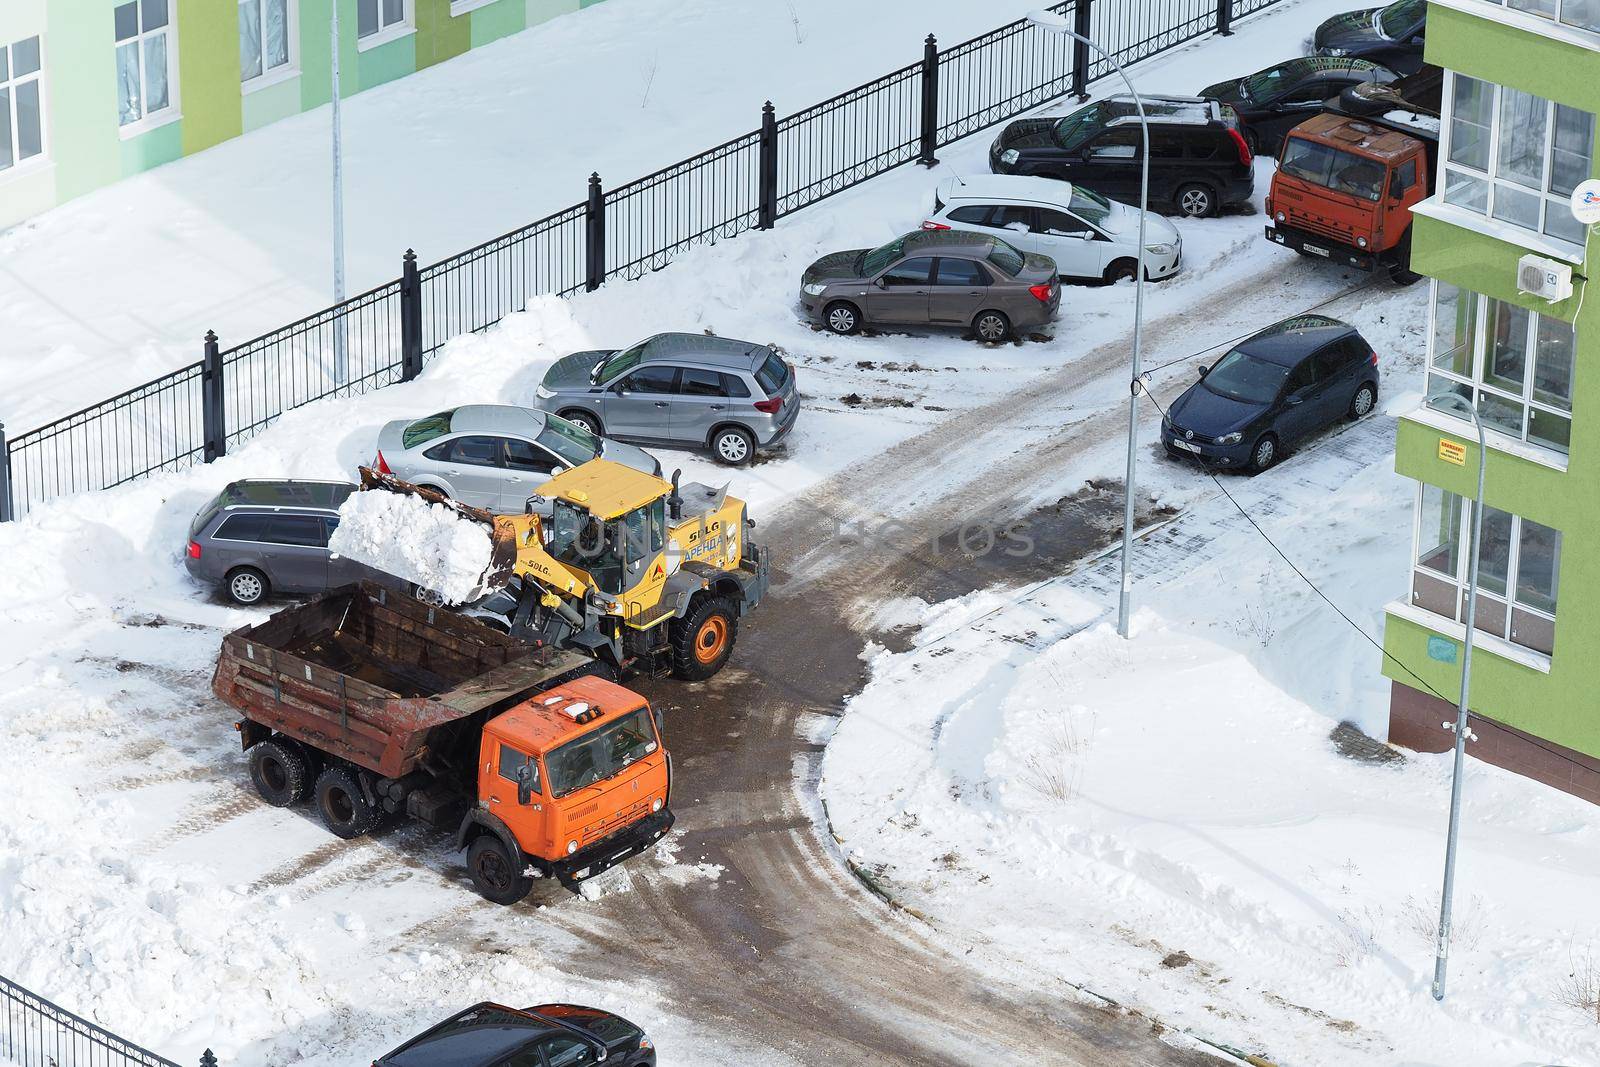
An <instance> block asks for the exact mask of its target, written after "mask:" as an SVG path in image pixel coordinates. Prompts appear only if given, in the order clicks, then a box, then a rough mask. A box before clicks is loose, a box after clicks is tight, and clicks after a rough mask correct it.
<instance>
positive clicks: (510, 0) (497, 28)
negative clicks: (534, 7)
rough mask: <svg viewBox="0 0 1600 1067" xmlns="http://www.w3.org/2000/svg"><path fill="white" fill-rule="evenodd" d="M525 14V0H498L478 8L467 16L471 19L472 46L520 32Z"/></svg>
mask: <svg viewBox="0 0 1600 1067" xmlns="http://www.w3.org/2000/svg"><path fill="white" fill-rule="evenodd" d="M527 16H528V8H527V3H526V0H499V2H498V3H493V4H490V5H488V6H487V7H480V8H478V10H476V11H474V12H472V13H471V14H470V15H468V16H467V18H469V19H471V20H472V47H474V48H482V47H483V46H484V45H486V44H488V43H489V42H490V41H498V40H499V39H500V38H502V37H510V36H511V35H512V34H513V33H520V32H522V30H523V29H524V28H525V27H526V26H527Z"/></svg>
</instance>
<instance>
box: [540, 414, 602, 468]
mask: <svg viewBox="0 0 1600 1067" xmlns="http://www.w3.org/2000/svg"><path fill="white" fill-rule="evenodd" d="M537 440H538V442H539V443H540V444H541V445H543V446H544V447H546V448H548V449H549V450H550V451H552V452H554V453H555V454H556V455H558V456H560V457H561V458H562V459H564V460H566V461H567V462H568V463H570V464H572V465H573V466H574V467H576V466H578V465H579V464H581V463H587V462H589V461H590V460H591V459H593V458H594V457H596V456H598V455H599V454H600V438H598V437H596V436H595V435H594V434H592V433H590V432H589V431H588V430H585V429H584V428H583V427H582V426H578V425H576V424H575V423H570V422H568V421H567V420H566V419H563V418H562V417H561V416H559V415H546V416H545V417H544V429H542V430H540V431H539V436H538V438H537Z"/></svg>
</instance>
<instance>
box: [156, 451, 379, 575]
mask: <svg viewBox="0 0 1600 1067" xmlns="http://www.w3.org/2000/svg"><path fill="white" fill-rule="evenodd" d="M355 489H356V487H355V486H354V485H352V484H350V483H349V482H311V481H304V482H303V481H240V482H232V483H230V484H229V485H228V487H227V488H226V489H224V490H222V492H221V493H218V494H217V496H216V497H215V498H214V499H212V500H211V501H210V502H209V503H207V504H206V505H205V507H203V508H201V509H200V511H199V513H198V514H196V515H195V517H194V522H193V523H191V524H190V526H189V544H188V548H187V551H186V553H185V556H184V561H183V562H184V565H185V566H186V567H188V570H189V573H190V574H192V575H193V576H194V577H195V578H198V579H199V580H200V581H202V582H206V583H208V584H212V585H220V586H222V589H223V591H224V592H225V593H227V595H228V597H229V598H230V599H231V600H233V602H234V603H236V604H259V603H260V602H261V601H262V600H264V599H265V598H266V596H267V595H268V594H269V593H321V592H323V591H325V590H328V589H333V588H336V587H338V586H341V585H344V584H346V583H347V582H356V581H361V580H363V579H364V580H366V581H375V582H378V583H379V584H382V585H386V586H390V587H392V588H398V589H406V588H407V587H406V584H405V583H404V582H401V581H400V580H399V579H397V578H393V577H391V576H389V575H387V574H384V573H383V572H381V571H377V570H374V569H373V568H371V567H368V566H366V565H364V564H361V563H357V562H356V561H355V560H353V559H346V558H345V557H343V556H340V555H339V554H338V553H336V552H329V551H328V538H329V536H330V535H331V534H332V533H333V531H334V529H335V528H336V527H337V526H338V525H339V505H340V504H342V503H344V501H345V498H346V497H348V496H349V495H350V494H351V493H353V492H355Z"/></svg>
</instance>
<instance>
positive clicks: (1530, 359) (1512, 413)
mask: <svg viewBox="0 0 1600 1067" xmlns="http://www.w3.org/2000/svg"><path fill="white" fill-rule="evenodd" d="M1429 349H1430V351H1429V353H1428V395H1430V396H1432V395H1434V394H1436V393H1455V394H1456V395H1458V396H1460V397H1462V398H1463V399H1465V400H1466V401H1468V402H1469V403H1476V404H1477V405H1478V417H1479V418H1481V419H1482V420H1483V423H1484V426H1485V427H1486V428H1489V429H1492V430H1497V431H1499V432H1500V433H1503V434H1505V435H1506V436H1508V437H1513V438H1515V439H1517V440H1518V441H1527V442H1529V443H1531V444H1535V445H1539V446H1541V447H1543V448H1548V449H1550V450H1551V451H1553V452H1559V453H1561V454H1562V455H1566V454H1567V446H1568V442H1569V440H1570V439H1571V436H1572V377H1573V372H1574V368H1575V359H1576V353H1577V346H1576V343H1575V335H1574V333H1573V329H1572V326H1571V324H1570V323H1566V322H1563V321H1562V320H1560V319H1553V318H1550V317H1549V316H1546V315H1540V314H1539V313H1538V312H1535V311H1529V310H1527V309H1526V308H1522V307H1518V306H1517V305H1515V304H1508V303H1506V302H1505V301H1503V300H1495V299H1493V298H1491V297H1487V296H1484V295H1482V294H1481V293H1474V292H1472V291H1470V290H1467V289H1459V288H1457V287H1456V286H1454V285H1450V284H1448V283H1446V282H1435V283H1434V286H1433V331H1432V336H1431V338H1430V339H1429ZM1438 410H1440V411H1442V412H1444V413H1446V414H1457V411H1456V409H1455V408H1452V407H1446V406H1443V405H1439V406H1438Z"/></svg>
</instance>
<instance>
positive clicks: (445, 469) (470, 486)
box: [372, 404, 661, 514]
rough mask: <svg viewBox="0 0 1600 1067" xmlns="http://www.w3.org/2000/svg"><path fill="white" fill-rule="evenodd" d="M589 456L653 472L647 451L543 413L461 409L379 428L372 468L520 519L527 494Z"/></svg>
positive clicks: (657, 468)
mask: <svg viewBox="0 0 1600 1067" xmlns="http://www.w3.org/2000/svg"><path fill="white" fill-rule="evenodd" d="M596 457H601V458H604V459H609V460H614V461H615V462H617V463H622V464H625V465H626V466H629V467H633V468H634V469H635V470H641V471H644V472H645V473H647V474H654V475H658V476H659V475H660V474H661V463H660V461H659V460H657V459H656V458H655V457H654V456H652V455H650V453H648V452H646V451H645V450H644V449H642V448H635V447H634V446H633V445H625V444H622V443H620V442H618V441H613V440H611V439H609V438H606V437H599V436H597V435H595V434H592V433H590V432H589V431H588V430H586V429H584V428H583V427H581V426H576V425H574V424H572V423H570V422H568V421H567V420H566V419H563V418H561V417H559V416H557V415H552V414H550V413H548V412H544V411H538V410H535V409H532V408H519V407H512V406H510V405H501V404H467V405H463V406H462V407H458V408H451V409H450V410H449V411H441V412H439V413H438V414H436V415H429V416H428V417H426V418H422V419H416V420H406V419H397V420H396V421H394V422H391V423H388V424H386V425H385V426H384V427H383V429H382V430H379V431H378V454H377V456H376V457H375V458H374V459H373V463H372V465H373V467H374V469H376V470H379V471H386V472H389V473H392V474H393V475H394V476H395V477H397V478H402V479H404V480H405V481H408V482H412V483H414V484H416V485H425V486H429V487H430V488H433V489H437V490H438V491H439V492H441V493H444V494H445V495H446V496H448V497H450V499H452V500H459V501H460V502H461V503H463V504H470V505H472V506H473V507H479V508H487V509H488V510H490V511H495V512H500V513H502V514H520V513H521V512H522V511H523V510H524V508H525V507H526V506H527V501H528V497H529V496H530V495H532V493H533V491H534V489H536V488H537V487H538V486H540V485H542V484H544V483H545V482H546V481H548V480H549V479H550V478H552V477H554V476H555V475H557V474H560V473H561V472H562V471H564V470H567V469H569V468H572V467H576V466H578V465H579V464H582V463H587V462H588V461H589V460H591V459H594V458H596Z"/></svg>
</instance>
